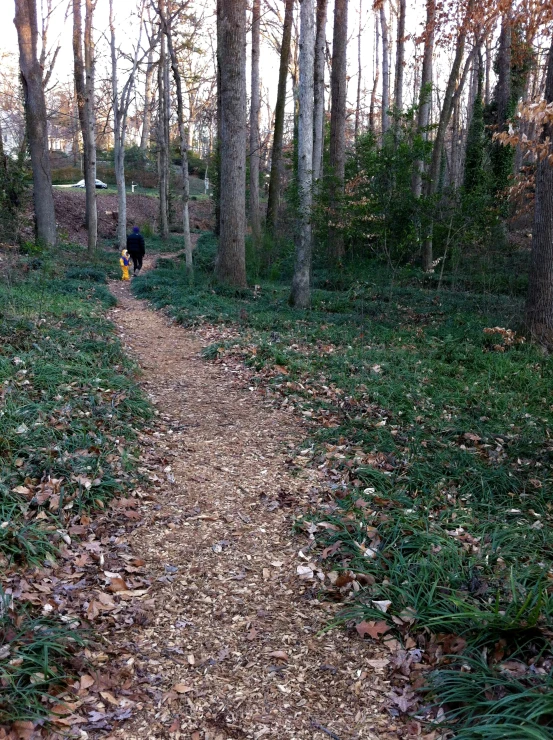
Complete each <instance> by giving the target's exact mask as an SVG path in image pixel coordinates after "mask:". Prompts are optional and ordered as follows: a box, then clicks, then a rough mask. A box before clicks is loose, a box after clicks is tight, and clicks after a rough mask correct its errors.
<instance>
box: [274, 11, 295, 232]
mask: <svg viewBox="0 0 553 740" xmlns="http://www.w3.org/2000/svg"><path fill="white" fill-rule="evenodd" d="M293 20H294V0H286V5H285V8H284V27H283V31H282V46H281V49H280V69H279V74H278V92H277V101H276V107H275V130H274V134H273V148H272V154H271V175H270V179H269V198H268V202H267V230H268V231H269V233H271V234H274V232H275V227H276V223H277V220H278V211H279V207H280V185H281V183H280V180H281V172H280V171H281V168H282V137H283V135H284V109H285V106H286V80H287V78H288V63H289V61H290V47H291V42H292V24H293Z"/></svg>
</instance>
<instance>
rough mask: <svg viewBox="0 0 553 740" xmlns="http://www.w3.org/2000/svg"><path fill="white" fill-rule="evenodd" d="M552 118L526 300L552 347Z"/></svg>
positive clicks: (532, 321)
mask: <svg viewBox="0 0 553 740" xmlns="http://www.w3.org/2000/svg"><path fill="white" fill-rule="evenodd" d="M545 101H546V102H547V103H549V104H551V103H553V41H552V42H551V46H550V48H549V54H548V60H547V76H546V82H545ZM551 142H553V120H552V117H551V116H548V117H547V118H546V119H545V122H544V124H543V126H542V130H541V136H540V143H541V145H542V147H543V151H542V153H541V157H540V159H539V162H538V165H537V171H536V196H535V209H534V233H533V238H532V259H531V264H530V274H529V280H528V298H527V301H526V316H525V319H526V326H527V327H528V330H529V331H530V333H531V334H532V335H533V336H534V337H535V338H536V339H537V340H538V341H540V342H542V343H544V344H545V345H547V346H548V347H550V348H551V347H553V149H552V145H551Z"/></svg>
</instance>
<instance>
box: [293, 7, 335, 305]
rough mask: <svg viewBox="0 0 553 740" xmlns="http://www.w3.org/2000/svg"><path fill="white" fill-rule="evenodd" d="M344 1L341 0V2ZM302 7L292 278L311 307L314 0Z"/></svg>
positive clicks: (299, 300) (297, 301) (297, 296)
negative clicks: (296, 217)
mask: <svg viewBox="0 0 553 740" xmlns="http://www.w3.org/2000/svg"><path fill="white" fill-rule="evenodd" d="M341 1H342V0H337V2H338V4H340V3H341ZM300 8H301V10H300V59H299V78H300V79H299V116H298V191H299V223H298V230H297V240H296V264H295V269H294V277H293V280H292V292H291V295H290V303H291V304H292V305H293V306H295V307H296V308H307V307H308V306H309V302H310V300H311V251H312V249H311V207H312V203H313V187H312V186H313V83H314V75H313V72H314V66H315V59H314V57H315V28H314V26H315V24H314V7H313V0H300ZM333 71H334V70H333ZM333 109H334V106H333Z"/></svg>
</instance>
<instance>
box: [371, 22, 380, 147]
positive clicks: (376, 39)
mask: <svg viewBox="0 0 553 740" xmlns="http://www.w3.org/2000/svg"><path fill="white" fill-rule="evenodd" d="M379 80H380V21H379V19H378V16H377V12H376V10H375V13H374V79H373V89H372V91H371V103H370V107H369V131H370V132H371V133H372V134H374V133H375V131H376V113H375V111H376V93H377V91H378V82H379Z"/></svg>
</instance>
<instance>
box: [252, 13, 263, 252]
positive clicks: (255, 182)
mask: <svg viewBox="0 0 553 740" xmlns="http://www.w3.org/2000/svg"><path fill="white" fill-rule="evenodd" d="M260 42H261V0H253V5H252V69H251V101H250V224H251V227H252V240H253V243H254V246H255V247H256V248H258V247H259V244H260V241H261V221H260V216H259V163H260V160H261V153H260V148H261V138H260V136H259V114H260V111H261V94H260V92H261V91H260V88H259V49H260Z"/></svg>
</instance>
